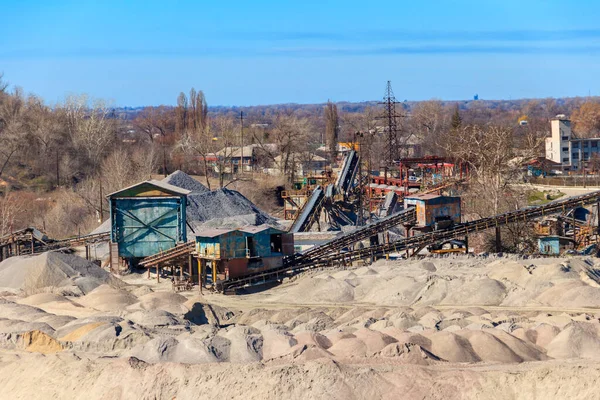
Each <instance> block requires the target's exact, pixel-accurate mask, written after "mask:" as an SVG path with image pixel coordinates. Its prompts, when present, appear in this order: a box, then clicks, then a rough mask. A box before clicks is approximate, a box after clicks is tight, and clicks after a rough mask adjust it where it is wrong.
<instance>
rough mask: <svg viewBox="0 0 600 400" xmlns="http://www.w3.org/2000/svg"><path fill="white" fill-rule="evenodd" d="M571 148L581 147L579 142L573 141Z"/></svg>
mask: <svg viewBox="0 0 600 400" xmlns="http://www.w3.org/2000/svg"><path fill="white" fill-rule="evenodd" d="M571 148H573V149H578V148H579V142H573V143H571Z"/></svg>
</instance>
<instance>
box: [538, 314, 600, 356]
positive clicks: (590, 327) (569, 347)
mask: <svg viewBox="0 0 600 400" xmlns="http://www.w3.org/2000/svg"><path fill="white" fill-rule="evenodd" d="M599 335H600V327H599V326H598V324H591V323H587V322H571V323H570V324H569V325H567V326H566V327H565V328H564V329H563V330H562V332H560V333H559V334H558V335H556V337H555V338H554V339H553V340H552V341H551V342H550V343H549V344H548V345H547V346H546V349H547V350H548V351H547V354H548V356H550V357H553V358H575V357H579V358H592V359H596V360H598V359H600V337H599Z"/></svg>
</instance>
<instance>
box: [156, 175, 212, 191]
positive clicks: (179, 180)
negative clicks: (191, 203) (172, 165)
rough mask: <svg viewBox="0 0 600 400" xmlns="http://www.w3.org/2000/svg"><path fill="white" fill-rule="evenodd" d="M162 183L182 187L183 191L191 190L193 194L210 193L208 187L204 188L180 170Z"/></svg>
mask: <svg viewBox="0 0 600 400" xmlns="http://www.w3.org/2000/svg"><path fill="white" fill-rule="evenodd" d="M162 182H165V183H168V184H169V185H173V186H177V187H180V188H182V189H187V190H191V191H192V193H191V194H194V193H206V192H208V191H209V190H208V188H206V186H204V185H203V184H201V183H200V182H198V181H197V180H195V179H194V178H192V177H191V176H189V175H188V174H186V173H185V172H183V171H179V170H177V171H175V172H173V173H172V174H171V175H169V176H167V177H166V178H164V179H163V180H162Z"/></svg>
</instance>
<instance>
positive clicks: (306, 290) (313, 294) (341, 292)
mask: <svg viewBox="0 0 600 400" xmlns="http://www.w3.org/2000/svg"><path fill="white" fill-rule="evenodd" d="M290 296H292V297H291V298H294V299H295V301H296V302H298V303H302V302H307V303H311V302H312V303H344V302H348V301H352V300H354V288H353V287H352V286H351V285H350V284H348V283H347V282H345V281H340V280H335V279H328V280H317V279H315V280H312V279H306V280H302V281H301V282H300V283H299V284H298V286H296V287H294V288H291V289H290V290H289V292H288V293H285V294H284V295H282V296H281V297H280V298H277V300H281V301H285V300H288V301H289V299H290ZM274 300H275V299H274Z"/></svg>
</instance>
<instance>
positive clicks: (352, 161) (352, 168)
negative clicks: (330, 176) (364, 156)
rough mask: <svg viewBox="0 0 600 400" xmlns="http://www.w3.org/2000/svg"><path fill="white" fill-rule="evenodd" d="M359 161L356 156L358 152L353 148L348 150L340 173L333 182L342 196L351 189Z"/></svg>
mask: <svg viewBox="0 0 600 400" xmlns="http://www.w3.org/2000/svg"><path fill="white" fill-rule="evenodd" d="M359 163H360V157H359V156H358V153H356V151H354V150H352V151H350V152H348V154H347V155H346V158H345V159H344V164H343V165H342V169H341V171H340V174H339V175H338V178H337V180H336V182H335V186H336V188H337V190H338V193H342V194H343V195H344V196H347V195H348V192H349V191H350V189H352V184H353V182H354V178H355V177H356V173H357V171H358V166H359Z"/></svg>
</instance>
